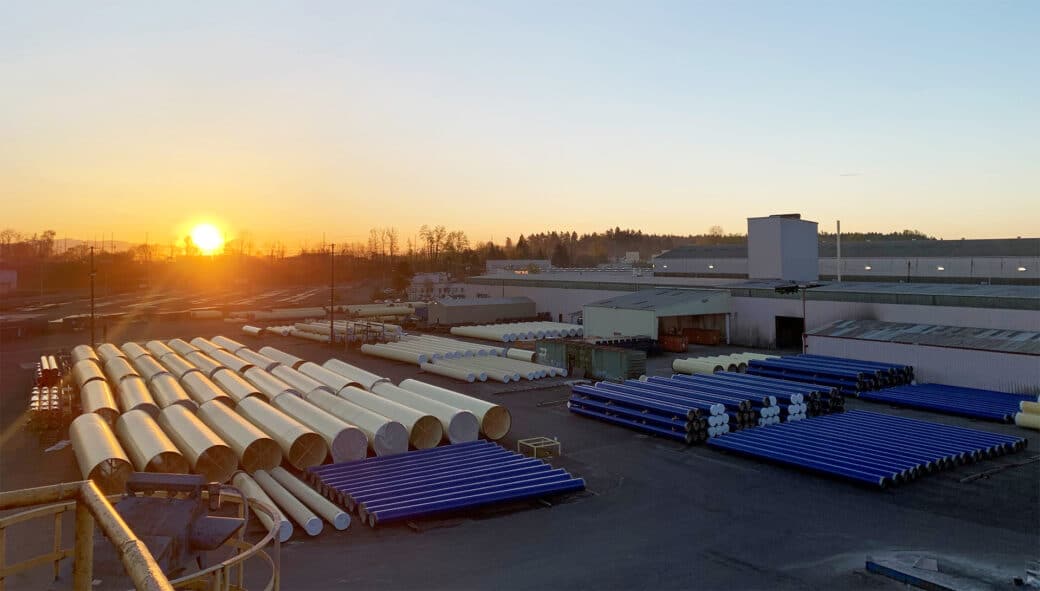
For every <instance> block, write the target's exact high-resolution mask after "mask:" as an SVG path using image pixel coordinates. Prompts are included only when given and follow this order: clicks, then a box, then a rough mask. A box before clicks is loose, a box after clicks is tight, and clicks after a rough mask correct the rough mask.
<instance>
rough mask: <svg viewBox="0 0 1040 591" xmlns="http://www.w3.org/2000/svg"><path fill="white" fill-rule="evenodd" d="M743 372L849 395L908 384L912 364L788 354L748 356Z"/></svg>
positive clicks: (912, 376)
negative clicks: (746, 366) (838, 391)
mask: <svg viewBox="0 0 1040 591" xmlns="http://www.w3.org/2000/svg"><path fill="white" fill-rule="evenodd" d="M747 373H749V374H752V375H759V376H766V377H773V378H781V379H784V380H792V381H797V382H806V383H811V384H821V385H827V386H834V387H836V388H838V389H839V390H841V392H842V393H843V394H845V395H849V396H857V395H859V393H860V392H868V391H871V390H877V389H880V388H887V387H890V386H899V385H903V384H909V383H911V382H912V381H913V379H914V370H913V367H911V366H909V365H900V364H896V363H880V362H876V361H861V360H858V359H845V358H842V357H829V356H823V355H791V356H787V357H779V358H775V359H752V360H751V361H749V362H748V368H747Z"/></svg>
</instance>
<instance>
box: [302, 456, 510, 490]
mask: <svg viewBox="0 0 1040 591" xmlns="http://www.w3.org/2000/svg"><path fill="white" fill-rule="evenodd" d="M512 457H513V454H512V452H509V451H505V450H503V451H494V450H489V451H484V452H473V453H468V454H461V455H454V456H452V457H447V458H437V459H433V458H430V459H429V460H427V461H425V462H418V463H411V464H402V465H397V466H393V467H388V468H387V469H383V470H368V471H364V472H354V473H348V474H328V475H325V476H324V477H322V480H323V481H324V482H325V483H326V484H337V483H345V482H365V481H370V480H377V479H379V478H384V477H386V476H387V475H394V476H398V477H401V476H403V475H408V474H412V473H413V472H414V473H423V472H427V471H430V470H433V469H440V468H443V467H445V466H451V465H454V464H456V463H458V462H467V463H469V464H471V465H472V464H477V463H494V462H500V461H503V460H507V459H509V458H512Z"/></svg>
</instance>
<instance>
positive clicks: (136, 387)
mask: <svg viewBox="0 0 1040 591" xmlns="http://www.w3.org/2000/svg"><path fill="white" fill-rule="evenodd" d="M116 401H117V402H119V410H121V411H122V412H124V413H127V412H130V411H132V410H143V411H145V412H146V413H148V414H149V415H151V416H153V417H155V416H158V414H159V407H158V406H157V405H156V404H155V399H154V398H152V394H151V393H150V392H149V391H148V385H147V384H145V382H144V380H143V379H142V378H140V377H139V376H127V377H126V379H124V380H123V381H121V382H119V384H117V385H116Z"/></svg>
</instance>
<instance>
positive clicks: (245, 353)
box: [235, 348, 281, 371]
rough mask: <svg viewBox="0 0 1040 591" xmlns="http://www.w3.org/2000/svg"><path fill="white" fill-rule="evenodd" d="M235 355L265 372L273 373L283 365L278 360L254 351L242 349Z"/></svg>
mask: <svg viewBox="0 0 1040 591" xmlns="http://www.w3.org/2000/svg"><path fill="white" fill-rule="evenodd" d="M235 355H236V356H238V357H240V358H241V359H243V360H244V361H246V362H247V363H252V364H253V365H255V366H256V367H259V368H260V369H262V370H264V371H271V370H272V369H274V368H275V367H277V366H279V365H281V363H280V362H278V361H277V360H274V359H271V358H270V357H268V356H266V355H263V354H260V353H257V352H256V351H253V350H252V349H247V348H242V349H239V350H238V351H236V352H235Z"/></svg>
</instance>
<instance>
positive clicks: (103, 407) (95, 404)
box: [79, 380, 119, 425]
mask: <svg viewBox="0 0 1040 591" xmlns="http://www.w3.org/2000/svg"><path fill="white" fill-rule="evenodd" d="M79 400H80V406H81V407H82V408H83V412H84V413H91V412H93V413H97V414H99V415H101V418H103V419H104V420H105V422H106V423H108V424H109V425H111V424H113V423H114V422H115V420H116V419H117V418H119V408H118V407H117V406H116V398H115V396H113V395H112V389H111V388H109V386H108V382H107V381H105V380H91V381H89V382H87V383H86V384H83V387H82V388H80V390H79Z"/></svg>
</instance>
